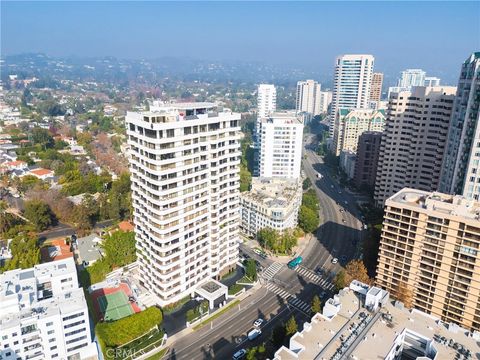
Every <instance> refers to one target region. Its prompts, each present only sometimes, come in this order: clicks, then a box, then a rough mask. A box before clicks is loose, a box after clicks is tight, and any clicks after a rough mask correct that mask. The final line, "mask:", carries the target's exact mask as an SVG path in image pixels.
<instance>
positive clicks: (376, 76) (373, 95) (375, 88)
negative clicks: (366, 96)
mask: <svg viewBox="0 0 480 360" xmlns="http://www.w3.org/2000/svg"><path fill="white" fill-rule="evenodd" d="M382 85H383V73H379V72H376V73H373V75H372V85H371V86H370V102H371V103H372V102H373V103H375V104H376V106H375V109H377V108H378V104H379V103H380V100H381V99H382Z"/></svg>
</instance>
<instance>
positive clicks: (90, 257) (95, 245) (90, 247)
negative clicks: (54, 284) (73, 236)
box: [76, 234, 102, 263]
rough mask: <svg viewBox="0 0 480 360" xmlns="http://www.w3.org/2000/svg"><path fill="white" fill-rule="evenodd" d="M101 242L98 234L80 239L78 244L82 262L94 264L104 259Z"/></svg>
mask: <svg viewBox="0 0 480 360" xmlns="http://www.w3.org/2000/svg"><path fill="white" fill-rule="evenodd" d="M101 242H102V239H101V238H100V237H99V236H97V235H96V234H91V235H88V236H85V237H82V238H78V239H77V241H76V243H77V248H78V252H79V253H80V258H81V260H82V261H86V262H87V263H93V262H95V261H97V260H98V259H100V258H101V257H102V250H101V247H100V243H101Z"/></svg>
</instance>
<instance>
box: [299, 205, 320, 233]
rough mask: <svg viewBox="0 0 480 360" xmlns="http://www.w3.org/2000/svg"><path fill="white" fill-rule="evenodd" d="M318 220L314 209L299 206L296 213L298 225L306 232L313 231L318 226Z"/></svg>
mask: <svg viewBox="0 0 480 360" xmlns="http://www.w3.org/2000/svg"><path fill="white" fill-rule="evenodd" d="M319 223H320V221H319V219H318V214H317V212H316V211H314V210H312V209H310V208H308V207H307V206H305V205H302V206H300V211H299V213H298V225H299V226H300V227H301V228H302V229H303V230H304V231H305V232H308V233H311V232H314V231H315V229H317V228H318V225H319Z"/></svg>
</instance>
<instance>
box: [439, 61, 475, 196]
mask: <svg viewBox="0 0 480 360" xmlns="http://www.w3.org/2000/svg"><path fill="white" fill-rule="evenodd" d="M479 106H480V52H476V53H473V54H472V55H470V57H469V58H468V59H467V60H466V61H465V62H464V63H463V65H462V68H461V71H460V78H459V79H458V88H457V96H456V97H455V103H454V105H453V114H452V120H451V122H450V129H449V133H448V141H447V146H446V149H445V156H444V160H443V168H442V176H441V182H440V191H442V192H446V193H452V194H463V196H465V197H466V198H468V199H476V200H479V199H480V112H479Z"/></svg>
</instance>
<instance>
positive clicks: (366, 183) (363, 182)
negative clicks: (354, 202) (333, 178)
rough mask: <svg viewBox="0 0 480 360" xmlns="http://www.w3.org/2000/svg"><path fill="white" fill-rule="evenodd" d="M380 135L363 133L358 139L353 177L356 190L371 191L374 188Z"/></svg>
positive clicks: (371, 132) (376, 132)
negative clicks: (366, 189) (364, 188)
mask: <svg viewBox="0 0 480 360" xmlns="http://www.w3.org/2000/svg"><path fill="white" fill-rule="evenodd" d="M382 135H383V133H381V132H378V131H365V132H363V133H362V135H360V137H359V138H358V145H357V160H356V161H355V173H354V176H353V182H354V183H355V186H356V187H357V188H362V187H366V188H368V189H373V188H374V187H375V179H376V176H377V165H378V158H379V156H380V144H381V142H382Z"/></svg>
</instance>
